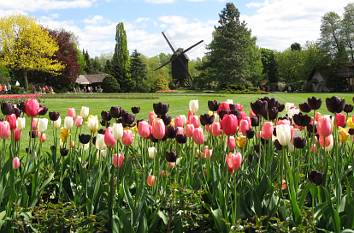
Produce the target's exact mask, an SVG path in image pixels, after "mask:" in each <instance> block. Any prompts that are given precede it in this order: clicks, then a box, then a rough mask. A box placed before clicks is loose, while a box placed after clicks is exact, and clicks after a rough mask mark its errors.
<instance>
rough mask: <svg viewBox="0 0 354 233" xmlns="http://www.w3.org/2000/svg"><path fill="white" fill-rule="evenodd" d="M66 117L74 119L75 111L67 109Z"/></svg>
mask: <svg viewBox="0 0 354 233" xmlns="http://www.w3.org/2000/svg"><path fill="white" fill-rule="evenodd" d="M66 115H67V116H71V117H72V118H75V117H76V111H75V108H68V110H67V112H66Z"/></svg>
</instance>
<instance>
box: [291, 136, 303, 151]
mask: <svg viewBox="0 0 354 233" xmlns="http://www.w3.org/2000/svg"><path fill="white" fill-rule="evenodd" d="M305 146H306V139H305V138H300V137H295V138H294V147H295V148H298V149H302V148H304V147H305Z"/></svg>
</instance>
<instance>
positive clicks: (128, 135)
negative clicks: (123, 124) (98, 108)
mask: <svg viewBox="0 0 354 233" xmlns="http://www.w3.org/2000/svg"><path fill="white" fill-rule="evenodd" d="M133 141H134V135H133V132H132V131H131V130H130V129H128V130H124V132H123V137H122V143H123V145H125V146H130V145H131V144H132V143H133Z"/></svg>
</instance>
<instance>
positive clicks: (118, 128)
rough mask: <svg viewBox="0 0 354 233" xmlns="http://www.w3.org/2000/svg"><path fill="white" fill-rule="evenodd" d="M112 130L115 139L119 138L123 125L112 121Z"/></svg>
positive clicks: (121, 135) (121, 134) (120, 137)
mask: <svg viewBox="0 0 354 233" xmlns="http://www.w3.org/2000/svg"><path fill="white" fill-rule="evenodd" d="M112 132H113V136H114V138H115V139H116V140H121V139H122V137H123V125H122V124H121V123H113V127H112Z"/></svg>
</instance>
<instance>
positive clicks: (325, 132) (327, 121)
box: [317, 116, 332, 137]
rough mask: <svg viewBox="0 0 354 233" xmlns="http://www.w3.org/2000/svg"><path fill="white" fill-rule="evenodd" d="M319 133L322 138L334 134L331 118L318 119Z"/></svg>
mask: <svg viewBox="0 0 354 233" xmlns="http://www.w3.org/2000/svg"><path fill="white" fill-rule="evenodd" d="M317 132H318V134H319V135H320V136H322V137H328V136H329V135H331V134H332V120H331V118H330V117H329V116H323V117H320V118H319V119H318V122H317Z"/></svg>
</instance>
